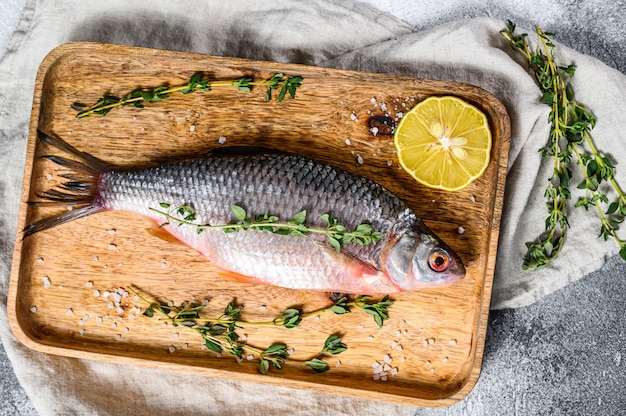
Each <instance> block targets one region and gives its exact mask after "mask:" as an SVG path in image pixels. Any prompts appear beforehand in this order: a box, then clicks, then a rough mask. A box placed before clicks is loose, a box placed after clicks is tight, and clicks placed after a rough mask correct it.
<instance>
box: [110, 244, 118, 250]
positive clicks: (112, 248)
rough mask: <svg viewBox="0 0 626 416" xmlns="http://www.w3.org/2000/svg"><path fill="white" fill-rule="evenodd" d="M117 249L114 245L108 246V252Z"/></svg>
mask: <svg viewBox="0 0 626 416" xmlns="http://www.w3.org/2000/svg"><path fill="white" fill-rule="evenodd" d="M115 249H117V246H116V245H115V244H109V250H111V251H113V250H115Z"/></svg>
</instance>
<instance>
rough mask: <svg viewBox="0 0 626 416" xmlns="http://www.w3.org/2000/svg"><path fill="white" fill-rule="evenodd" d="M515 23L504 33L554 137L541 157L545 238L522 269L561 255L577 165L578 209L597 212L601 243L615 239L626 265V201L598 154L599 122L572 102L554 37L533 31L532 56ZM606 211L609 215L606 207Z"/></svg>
mask: <svg viewBox="0 0 626 416" xmlns="http://www.w3.org/2000/svg"><path fill="white" fill-rule="evenodd" d="M515 29H516V26H515V24H514V23H513V22H511V21H509V22H508V23H507V27H506V29H504V30H502V31H500V33H501V34H502V35H503V36H504V37H505V38H506V39H507V40H508V41H509V42H510V44H511V45H512V46H513V48H514V49H516V50H517V51H519V52H521V54H522V55H523V56H524V57H525V58H526V60H527V61H528V64H529V69H530V71H531V73H532V74H533V76H534V78H535V81H536V83H537V85H538V87H539V90H540V92H541V98H540V101H541V102H542V103H544V104H546V105H549V106H550V107H551V112H550V115H549V121H550V123H551V125H550V136H549V140H548V143H547V144H546V145H545V146H544V147H543V148H542V149H540V152H541V155H542V156H543V157H546V158H552V161H553V171H552V174H551V177H550V178H549V179H548V184H547V186H546V190H545V193H544V197H545V199H546V204H547V208H548V214H549V215H548V217H547V218H546V220H545V232H543V233H542V234H541V235H540V236H539V237H538V238H537V239H536V240H535V241H534V242H530V243H527V246H528V249H527V252H526V255H525V256H524V261H523V264H522V268H523V269H541V268H543V267H545V266H547V265H548V264H549V263H550V262H551V261H552V260H554V259H555V258H556V257H557V256H558V255H559V253H560V251H561V249H562V248H563V245H564V243H565V236H566V234H567V230H568V228H569V222H568V219H567V213H568V209H569V204H568V201H569V200H570V199H571V196H572V195H571V192H570V189H569V185H570V183H569V181H570V179H571V178H572V171H571V169H572V168H573V167H574V165H577V166H578V168H579V169H580V171H581V173H582V176H583V178H584V179H583V181H582V182H581V183H580V184H579V185H578V186H577V189H581V190H584V195H583V196H581V197H579V199H578V200H577V202H576V203H575V204H574V207H583V208H585V209H586V210H588V209H589V207H590V206H592V207H595V208H596V212H597V213H598V216H599V218H600V231H599V235H598V237H600V238H603V239H604V240H608V239H609V238H611V239H613V240H614V241H615V242H616V243H617V244H618V245H619V247H620V251H619V254H620V256H621V257H622V259H624V260H626V241H624V240H622V239H621V238H619V237H618V236H617V234H616V232H617V231H618V230H619V225H620V224H621V223H622V222H623V221H624V219H625V218H626V196H625V195H624V193H623V192H622V190H621V188H620V186H619V185H618V183H617V182H616V181H615V178H614V170H615V167H614V165H613V163H612V162H611V161H610V160H609V159H608V158H607V157H606V156H604V155H603V154H602V153H600V152H599V151H598V149H597V148H596V146H595V144H594V142H593V140H592V138H591V133H590V132H591V130H592V129H593V128H594V127H595V124H596V119H595V117H594V115H593V114H592V113H591V111H590V110H589V109H587V108H586V107H585V106H583V105H581V104H579V103H578V102H576V101H575V100H574V90H573V88H572V86H571V84H570V83H569V82H570V80H571V79H572V77H573V76H574V74H575V72H576V67H575V66H574V65H568V66H559V65H557V63H556V62H555V48H556V46H555V44H554V42H552V40H551V37H553V36H554V35H553V34H552V33H547V32H543V31H542V30H541V29H540V28H539V27H536V28H535V31H536V34H537V38H538V42H537V47H536V48H535V49H534V50H533V49H532V48H531V46H530V45H529V44H528V42H527V36H528V35H527V34H526V33H522V34H516V33H515ZM603 183H606V184H608V188H609V189H611V190H612V191H613V192H614V194H615V195H616V197H613V199H612V200H611V199H610V198H609V195H607V194H606V193H605V192H604V191H603V190H602V189H601V187H600V185H601V184H603ZM606 204H608V208H606V209H605V207H604V206H605V205H606Z"/></svg>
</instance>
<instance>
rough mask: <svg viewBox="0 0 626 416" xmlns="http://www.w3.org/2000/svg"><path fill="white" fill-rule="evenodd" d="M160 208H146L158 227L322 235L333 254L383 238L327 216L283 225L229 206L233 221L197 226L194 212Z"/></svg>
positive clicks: (296, 216) (294, 219)
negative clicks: (315, 222) (159, 219)
mask: <svg viewBox="0 0 626 416" xmlns="http://www.w3.org/2000/svg"><path fill="white" fill-rule="evenodd" d="M159 206H160V208H162V209H163V210H161V209H157V208H150V209H151V210H152V211H154V212H156V213H158V214H161V215H163V216H164V217H165V219H166V221H165V222H163V223H162V224H161V226H165V225H169V224H170V223H174V224H177V225H178V226H181V225H188V226H192V227H196V231H197V232H198V234H200V233H202V232H203V231H205V230H207V229H221V230H223V231H224V232H227V233H232V232H237V231H247V230H257V231H258V230H265V231H269V232H272V233H274V234H280V235H291V236H306V235H309V234H322V235H325V236H326V237H327V239H328V243H329V244H330V246H331V247H332V248H334V249H335V250H336V251H337V252H339V251H341V248H342V247H343V246H346V245H348V244H350V243H355V244H358V245H361V246H365V245H368V244H375V243H376V242H377V241H379V240H380V239H381V238H382V237H383V233H381V232H378V231H376V230H374V227H372V225H371V224H368V223H362V224H360V225H359V226H357V228H356V229H355V230H352V231H349V230H348V229H347V228H346V227H345V226H343V225H341V224H339V223H338V219H337V218H333V217H331V216H330V215H328V214H323V215H322V216H321V218H322V220H323V221H324V222H325V224H326V227H324V228H319V227H312V226H308V225H306V219H307V212H306V210H302V211H300V212H297V213H296V214H294V215H293V217H292V218H291V219H290V220H289V221H286V222H281V221H280V219H279V218H278V217H277V216H275V215H269V214H268V213H265V214H262V215H255V216H250V215H249V214H248V213H247V212H246V210H245V209H244V208H242V207H240V206H237V205H232V206H231V207H230V209H231V212H232V214H233V217H234V218H235V220H234V221H231V222H229V223H228V224H222V225H214V224H197V223H196V222H195V221H196V212H195V210H194V209H193V208H192V207H191V206H188V205H183V206H179V207H173V206H172V205H171V204H168V203H165V202H161V203H159Z"/></svg>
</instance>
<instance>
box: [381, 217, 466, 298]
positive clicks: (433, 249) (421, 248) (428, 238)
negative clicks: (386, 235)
mask: <svg viewBox="0 0 626 416" xmlns="http://www.w3.org/2000/svg"><path fill="white" fill-rule="evenodd" d="M389 245H390V247H388V248H387V250H385V253H386V254H384V255H383V256H384V258H383V259H382V260H383V268H384V270H385V272H386V273H387V275H388V276H389V278H390V279H391V280H392V281H393V283H394V284H395V285H397V286H398V287H400V288H401V289H402V290H416V289H421V288H426V287H432V286H447V285H451V284H454V283H457V282H459V281H461V280H462V279H463V278H464V277H465V266H464V265H463V262H462V260H461V258H460V257H459V256H458V255H457V254H456V253H455V252H454V251H453V250H452V249H451V248H450V247H448V246H447V245H446V244H445V243H444V242H443V241H441V240H440V239H439V238H438V237H437V236H435V235H434V234H433V233H432V232H430V230H427V229H425V230H422V229H417V228H416V229H409V230H406V231H404V232H402V233H401V234H400V235H399V236H396V238H393V239H392V240H391V241H390V242H389Z"/></svg>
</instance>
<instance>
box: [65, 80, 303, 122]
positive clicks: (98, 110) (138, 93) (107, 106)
mask: <svg viewBox="0 0 626 416" xmlns="http://www.w3.org/2000/svg"><path fill="white" fill-rule="evenodd" d="M301 85H302V77H300V76H294V77H285V75H284V74H283V73H281V72H277V73H275V74H274V75H273V76H272V77H271V78H269V79H268V80H266V81H254V80H253V79H252V78H251V77H242V78H238V79H235V80H232V81H210V80H209V79H207V78H203V77H202V74H200V73H196V74H194V75H192V76H191V78H190V79H189V82H188V83H186V84H185V85H179V86H175V87H168V86H165V85H162V86H160V87H156V88H152V89H145V88H137V89H134V90H133V91H131V92H129V93H128V94H126V95H125V96H123V97H121V98H119V97H116V96H114V95H110V94H109V93H104V94H103V95H102V97H100V99H98V101H97V102H96V103H95V104H94V105H92V106H89V107H88V106H86V105H84V104H81V103H77V102H76V103H73V104H72V108H73V109H74V110H76V111H78V114H77V115H76V117H78V118H85V117H89V116H90V115H98V116H104V115H107V114H108V113H109V112H110V111H111V110H112V109H113V108H115V107H125V106H129V105H130V106H133V107H136V108H143V107H144V104H145V103H156V102H159V101H161V100H164V99H165V98H168V97H169V96H170V94H172V93H174V92H180V93H183V94H190V93H192V92H195V91H204V92H209V91H211V90H212V89H213V88H219V87H234V88H236V89H238V90H239V91H244V92H250V91H252V87H254V86H260V87H266V92H265V101H270V100H271V99H272V91H273V90H277V91H278V97H277V99H278V101H283V100H284V99H285V96H286V95H287V93H289V95H290V96H291V98H295V96H296V89H298V88H299V87H300V86H301Z"/></svg>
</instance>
